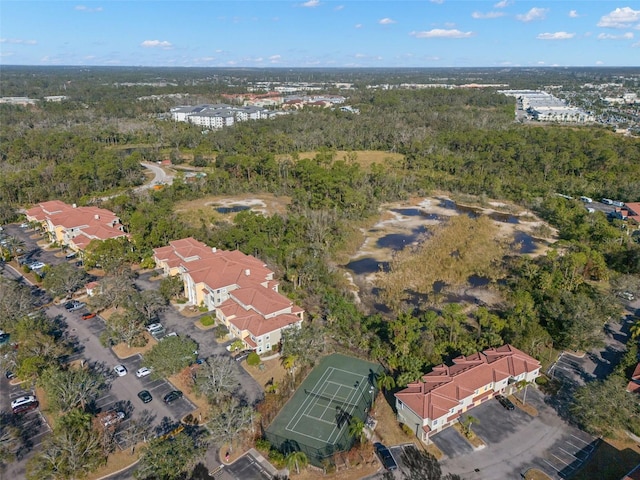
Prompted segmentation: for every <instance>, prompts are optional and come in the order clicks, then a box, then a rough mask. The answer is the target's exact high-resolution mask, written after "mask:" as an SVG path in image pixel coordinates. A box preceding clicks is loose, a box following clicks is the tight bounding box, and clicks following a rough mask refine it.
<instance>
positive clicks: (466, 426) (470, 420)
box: [460, 415, 480, 438]
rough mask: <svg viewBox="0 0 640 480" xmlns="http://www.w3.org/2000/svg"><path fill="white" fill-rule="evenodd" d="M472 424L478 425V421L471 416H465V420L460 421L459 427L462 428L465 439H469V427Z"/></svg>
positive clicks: (470, 434) (470, 432)
mask: <svg viewBox="0 0 640 480" xmlns="http://www.w3.org/2000/svg"><path fill="white" fill-rule="evenodd" d="M474 423H480V421H479V420H478V419H477V418H476V417H474V416H473V415H467V418H465V419H464V420H461V421H460V425H461V426H462V430H463V431H464V434H465V435H466V437H467V438H471V436H472V435H473V432H472V431H471V425H472V424H474Z"/></svg>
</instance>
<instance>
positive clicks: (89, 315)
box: [82, 313, 96, 320]
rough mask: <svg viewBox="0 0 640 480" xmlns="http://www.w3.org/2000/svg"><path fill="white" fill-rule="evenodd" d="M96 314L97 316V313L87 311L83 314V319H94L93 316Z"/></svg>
mask: <svg viewBox="0 0 640 480" xmlns="http://www.w3.org/2000/svg"><path fill="white" fill-rule="evenodd" d="M95 316H96V314H95V313H85V314H84V315H82V319H83V320H90V319H92V318H93V317H95Z"/></svg>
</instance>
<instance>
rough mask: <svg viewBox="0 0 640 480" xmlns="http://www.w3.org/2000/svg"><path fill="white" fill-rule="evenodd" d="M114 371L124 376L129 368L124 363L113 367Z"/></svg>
mask: <svg viewBox="0 0 640 480" xmlns="http://www.w3.org/2000/svg"><path fill="white" fill-rule="evenodd" d="M113 371H114V372H116V374H117V375H118V376H119V377H124V376H125V375H126V374H127V369H126V367H125V366H124V365H116V366H115V367H113Z"/></svg>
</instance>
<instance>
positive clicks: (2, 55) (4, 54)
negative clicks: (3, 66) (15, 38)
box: [0, 52, 13, 57]
mask: <svg viewBox="0 0 640 480" xmlns="http://www.w3.org/2000/svg"><path fill="white" fill-rule="evenodd" d="M12 55H13V52H0V57H10V56H12Z"/></svg>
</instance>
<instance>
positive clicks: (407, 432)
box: [400, 423, 415, 436]
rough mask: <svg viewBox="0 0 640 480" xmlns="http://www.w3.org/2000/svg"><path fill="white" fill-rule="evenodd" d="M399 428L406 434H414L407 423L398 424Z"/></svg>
mask: <svg viewBox="0 0 640 480" xmlns="http://www.w3.org/2000/svg"><path fill="white" fill-rule="evenodd" d="M400 428H402V431H403V432H404V433H405V434H407V435H411V436H413V435H415V432H414V431H413V430H411V427H409V426H408V425H405V424H404V423H401V424H400Z"/></svg>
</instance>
